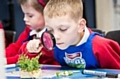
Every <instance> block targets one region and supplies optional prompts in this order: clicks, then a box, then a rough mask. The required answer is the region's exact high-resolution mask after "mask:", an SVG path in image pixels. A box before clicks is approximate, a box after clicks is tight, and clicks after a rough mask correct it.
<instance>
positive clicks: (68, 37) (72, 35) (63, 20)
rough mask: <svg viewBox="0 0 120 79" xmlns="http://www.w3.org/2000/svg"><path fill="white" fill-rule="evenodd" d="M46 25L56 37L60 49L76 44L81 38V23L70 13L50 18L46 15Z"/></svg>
mask: <svg viewBox="0 0 120 79" xmlns="http://www.w3.org/2000/svg"><path fill="white" fill-rule="evenodd" d="M45 26H46V27H47V29H48V31H49V32H51V33H52V34H53V35H54V36H55V39H56V45H57V47H58V48H60V49H66V48H67V47H69V46H70V45H76V44H77V43H78V42H79V41H80V39H81V36H80V33H81V32H80V30H81V28H80V24H79V22H75V21H74V20H73V19H72V18H70V17H69V15H66V16H60V17H53V18H49V17H47V16H45Z"/></svg>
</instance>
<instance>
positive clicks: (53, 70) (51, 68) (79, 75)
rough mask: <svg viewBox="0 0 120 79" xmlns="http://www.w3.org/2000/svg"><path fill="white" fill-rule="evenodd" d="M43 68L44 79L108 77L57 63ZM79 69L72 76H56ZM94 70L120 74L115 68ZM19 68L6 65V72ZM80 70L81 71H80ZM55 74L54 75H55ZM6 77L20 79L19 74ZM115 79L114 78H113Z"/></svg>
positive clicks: (16, 70)
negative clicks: (88, 73)
mask: <svg viewBox="0 0 120 79" xmlns="http://www.w3.org/2000/svg"><path fill="white" fill-rule="evenodd" d="M42 70H43V74H44V71H45V74H44V77H42V79H106V78H100V77H97V76H93V75H83V74H82V73H81V71H82V70H80V69H74V68H69V67H60V66H55V65H42ZM67 70H70V71H77V72H76V73H74V74H73V75H71V76H67V77H56V75H55V73H56V72H60V71H67ZM93 70H94V71H101V72H109V73H114V74H115V73H117V74H120V70H114V69H93ZM18 71H19V68H18V67H16V66H15V65H12V66H9V67H6V73H10V72H18ZM78 72H79V73H78ZM50 74H52V76H50V77H48V75H50ZM53 74H54V75H53ZM6 79H20V77H19V76H10V75H7V76H6ZM111 79H113V78H111Z"/></svg>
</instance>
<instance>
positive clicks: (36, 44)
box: [26, 39, 43, 53]
mask: <svg viewBox="0 0 120 79" xmlns="http://www.w3.org/2000/svg"><path fill="white" fill-rule="evenodd" d="M42 47H43V46H42V44H41V42H40V40H39V39H33V40H30V41H29V42H28V43H27V46H26V48H27V50H28V52H30V53H39V52H40V51H41V49H42Z"/></svg>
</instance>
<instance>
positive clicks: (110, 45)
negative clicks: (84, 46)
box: [92, 35, 120, 52]
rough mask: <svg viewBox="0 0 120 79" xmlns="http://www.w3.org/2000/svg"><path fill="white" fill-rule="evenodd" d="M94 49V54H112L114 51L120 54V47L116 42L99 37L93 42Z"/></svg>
mask: <svg viewBox="0 0 120 79" xmlns="http://www.w3.org/2000/svg"><path fill="white" fill-rule="evenodd" d="M92 48H93V50H94V52H108V51H109V52H111V51H112V50H114V51H117V52H120V46H119V44H118V43H117V42H116V41H113V40H111V39H107V38H104V37H101V36H98V35H96V36H95V37H94V39H93V40H92ZM114 48H115V49H114Z"/></svg>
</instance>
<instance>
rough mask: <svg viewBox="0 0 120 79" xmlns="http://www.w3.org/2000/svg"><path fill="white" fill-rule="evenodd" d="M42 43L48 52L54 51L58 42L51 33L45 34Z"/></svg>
mask: <svg viewBox="0 0 120 79" xmlns="http://www.w3.org/2000/svg"><path fill="white" fill-rule="evenodd" d="M41 41H42V44H43V46H44V47H45V48H46V49H47V50H52V49H53V48H54V47H55V44H56V41H55V38H54V36H53V34H52V33H50V32H43V34H42V36H41Z"/></svg>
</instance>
